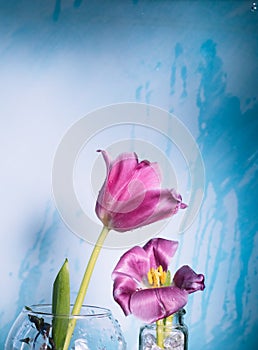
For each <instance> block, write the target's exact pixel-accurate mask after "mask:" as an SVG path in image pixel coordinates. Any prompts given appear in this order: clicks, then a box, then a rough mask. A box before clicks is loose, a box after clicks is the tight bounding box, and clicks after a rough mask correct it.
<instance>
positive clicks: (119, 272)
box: [112, 238, 205, 323]
mask: <svg viewBox="0 0 258 350" xmlns="http://www.w3.org/2000/svg"><path fill="white" fill-rule="evenodd" d="M177 246H178V242H175V241H170V240H166V239H162V238H154V239H151V240H150V241H149V242H148V243H147V244H146V245H145V246H144V247H142V248H141V247H138V246H136V247H134V248H132V249H130V250H128V251H127V252H126V253H125V254H124V255H123V256H122V257H121V258H120V260H119V262H118V264H117V265H116V267H115V269H114V271H113V273H112V278H113V280H114V288H113V296H114V299H115V301H116V302H117V303H118V304H119V305H120V306H121V308H122V309H123V311H124V313H125V315H129V314H133V315H135V316H136V317H138V318H140V319H141V320H143V321H145V322H147V323H152V322H155V321H157V320H159V319H163V318H165V317H168V316H169V315H171V314H173V313H175V312H177V311H178V310H179V309H181V308H182V307H183V306H184V305H185V304H186V303H187V299H188V294H190V293H193V292H195V291H197V290H203V289H204V287H205V286H204V276H203V275H202V274H196V273H195V272H194V271H193V270H192V269H191V268H190V267H189V266H186V265H185V266H183V267H181V268H180V269H179V270H178V271H177V272H176V274H175V276H174V278H173V281H172V283H171V282H170V283H167V273H168V272H167V271H168V265H169V262H170V259H171V258H172V257H173V255H174V254H175V252H176V249H177Z"/></svg>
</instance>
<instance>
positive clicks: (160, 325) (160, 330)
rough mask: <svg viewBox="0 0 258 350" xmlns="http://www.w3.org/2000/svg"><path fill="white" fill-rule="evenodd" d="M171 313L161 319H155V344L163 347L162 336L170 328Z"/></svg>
mask: <svg viewBox="0 0 258 350" xmlns="http://www.w3.org/2000/svg"><path fill="white" fill-rule="evenodd" d="M172 324H173V315H170V316H168V317H165V318H163V319H161V320H158V321H156V339H157V345H158V346H159V347H160V348H161V349H164V338H165V337H166V336H167V335H168V333H169V331H170V330H172Z"/></svg>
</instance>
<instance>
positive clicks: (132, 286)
mask: <svg viewBox="0 0 258 350" xmlns="http://www.w3.org/2000/svg"><path fill="white" fill-rule="evenodd" d="M136 289H137V284H136V282H135V281H134V280H133V279H132V278H130V277H128V276H125V275H123V276H117V277H116V279H115V281H114V286H113V297H114V300H115V301H116V302H117V303H118V304H119V305H120V306H121V308H122V310H123V311H124V314H125V315H126V316H127V315H129V314H130V313H131V311H130V308H129V305H130V299H131V295H132V294H133V293H134V292H135V290H136Z"/></svg>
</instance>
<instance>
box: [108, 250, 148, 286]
mask: <svg viewBox="0 0 258 350" xmlns="http://www.w3.org/2000/svg"><path fill="white" fill-rule="evenodd" d="M149 270H150V262H149V259H148V255H147V254H146V252H145V250H144V249H143V248H141V247H138V246H136V247H133V248H131V249H130V250H128V251H127V252H126V253H124V254H123V255H122V257H121V258H120V260H119V261H118V263H117V265H116V267H115V269H114V271H113V273H112V278H113V279H116V278H117V277H118V276H120V275H122V276H126V277H130V278H131V279H133V280H136V281H138V282H139V283H140V282H141V281H142V279H143V278H144V277H145V276H146V277H147V273H148V271H149Z"/></svg>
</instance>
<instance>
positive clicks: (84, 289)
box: [63, 226, 109, 350]
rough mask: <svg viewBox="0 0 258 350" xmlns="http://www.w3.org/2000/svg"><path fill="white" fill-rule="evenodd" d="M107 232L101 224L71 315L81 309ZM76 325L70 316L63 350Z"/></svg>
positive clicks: (66, 346) (76, 313) (66, 349)
mask: <svg viewBox="0 0 258 350" xmlns="http://www.w3.org/2000/svg"><path fill="white" fill-rule="evenodd" d="M108 233H109V228H107V227H106V226H103V229H102V231H101V233H100V235H99V237H98V240H97V242H96V244H95V246H94V249H93V251H92V253H91V256H90V260H89V262H88V265H87V267H86V270H85V273H84V276H83V279H82V282H81V286H80V289H79V292H78V294H77V297H76V300H75V303H74V306H73V310H72V315H79V314H80V311H81V307H82V304H83V301H84V298H85V295H86V292H87V289H88V285H89V282H90V278H91V275H92V272H93V269H94V266H95V264H96V261H97V258H98V256H99V253H100V250H101V248H102V246H103V243H104V241H105V239H106V237H107V235H108ZM75 325H76V318H71V319H70V321H69V325H68V329H67V333H66V338H65V343H64V347H63V350H68V347H69V344H70V341H71V338H72V335H73V331H74V328H75Z"/></svg>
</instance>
